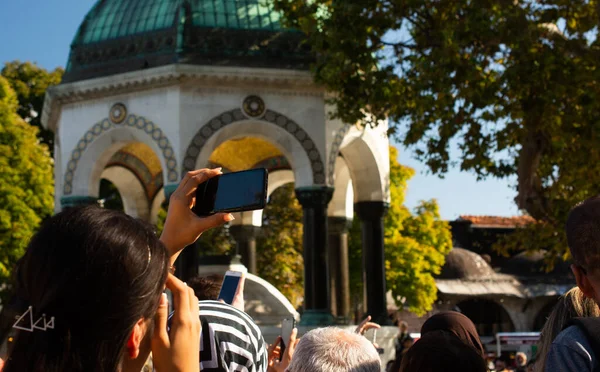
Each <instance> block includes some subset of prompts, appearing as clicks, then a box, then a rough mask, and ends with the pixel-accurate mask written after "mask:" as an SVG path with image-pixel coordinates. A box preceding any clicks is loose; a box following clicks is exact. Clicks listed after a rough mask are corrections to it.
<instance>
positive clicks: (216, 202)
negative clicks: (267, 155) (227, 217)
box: [192, 168, 269, 216]
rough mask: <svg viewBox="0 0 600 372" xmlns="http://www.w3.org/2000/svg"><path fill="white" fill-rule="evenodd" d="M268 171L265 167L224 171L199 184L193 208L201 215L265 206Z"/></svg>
mask: <svg viewBox="0 0 600 372" xmlns="http://www.w3.org/2000/svg"><path fill="white" fill-rule="evenodd" d="M268 184H269V181H268V172H267V170H266V169H264V168H258V169H250V170H247V171H241V172H232V173H225V174H222V175H219V176H216V177H213V178H211V179H209V180H208V181H206V182H204V183H202V184H200V185H199V186H198V189H197V190H196V202H195V204H194V207H193V208H192V211H193V212H194V213H196V214H197V215H198V216H210V215H211V214H215V213H219V212H224V213H231V212H243V211H253V210H257V209H263V208H264V207H265V206H266V205H267V186H268Z"/></svg>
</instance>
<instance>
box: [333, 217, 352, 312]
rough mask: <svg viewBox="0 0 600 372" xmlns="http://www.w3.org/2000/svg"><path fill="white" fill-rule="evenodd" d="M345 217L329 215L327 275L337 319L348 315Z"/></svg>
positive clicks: (348, 276)
mask: <svg viewBox="0 0 600 372" xmlns="http://www.w3.org/2000/svg"><path fill="white" fill-rule="evenodd" d="M351 224H352V221H351V220H349V219H347V218H346V217H329V219H328V228H329V275H330V283H331V309H332V313H333V315H335V316H336V317H337V318H338V319H339V320H343V319H346V320H347V319H349V317H350V274H349V267H348V229H349V228H350V225H351Z"/></svg>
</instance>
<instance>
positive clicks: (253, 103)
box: [242, 95, 267, 118]
mask: <svg viewBox="0 0 600 372" xmlns="http://www.w3.org/2000/svg"><path fill="white" fill-rule="evenodd" d="M242 109H243V110H244V114H246V115H247V116H248V117H250V118H259V117H261V116H262V115H263V114H264V113H265V110H266V109H267V107H266V106H265V101H263V100H262V98H260V97H259V96H254V95H253V96H248V97H246V98H245V99H244V102H243V103H242Z"/></svg>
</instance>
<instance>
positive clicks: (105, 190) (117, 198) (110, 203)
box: [98, 178, 125, 211]
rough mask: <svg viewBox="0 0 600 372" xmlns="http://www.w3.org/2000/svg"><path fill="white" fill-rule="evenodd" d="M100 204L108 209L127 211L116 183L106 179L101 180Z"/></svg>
mask: <svg viewBox="0 0 600 372" xmlns="http://www.w3.org/2000/svg"><path fill="white" fill-rule="evenodd" d="M98 204H99V205H100V206H101V207H103V208H107V209H112V210H116V211H125V207H124V206H123V198H121V194H120V193H119V189H118V188H117V186H115V184H114V183H112V182H110V181H109V180H107V179H106V178H102V179H101V180H100V191H99V192H98Z"/></svg>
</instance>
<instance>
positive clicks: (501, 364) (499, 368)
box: [496, 360, 506, 371]
mask: <svg viewBox="0 0 600 372" xmlns="http://www.w3.org/2000/svg"><path fill="white" fill-rule="evenodd" d="M505 369H506V364H505V363H504V362H503V361H501V360H497V361H496V371H504V370H505Z"/></svg>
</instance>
